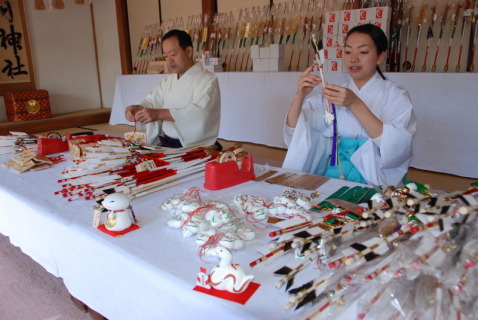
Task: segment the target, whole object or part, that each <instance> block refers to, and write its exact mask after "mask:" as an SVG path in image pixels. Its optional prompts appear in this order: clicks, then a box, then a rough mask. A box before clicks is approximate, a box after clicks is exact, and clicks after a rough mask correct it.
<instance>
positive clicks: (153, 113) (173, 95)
mask: <svg viewBox="0 0 478 320" xmlns="http://www.w3.org/2000/svg"><path fill="white" fill-rule="evenodd" d="M162 47H163V53H164V57H165V59H166V62H167V63H168V67H169V69H170V71H172V72H173V73H171V74H168V75H167V76H166V77H164V78H163V79H161V81H160V82H159V83H158V84H157V85H156V87H155V88H154V89H153V91H152V92H150V93H149V94H148V95H147V96H146V98H145V99H144V100H143V101H140V102H139V103H137V104H136V105H132V106H128V107H127V108H126V111H125V116H126V119H128V120H129V121H133V122H136V123H137V129H138V130H141V131H144V130H145V131H146V135H147V143H148V144H151V145H165V146H168V147H186V146H190V145H195V144H202V145H213V144H214V143H215V142H216V140H217V136H218V133H219V121H220V116H221V96H220V90H219V82H218V80H217V77H216V76H215V75H214V74H213V73H211V72H208V71H206V70H204V68H203V67H202V65H201V63H200V62H198V63H194V59H193V47H192V42H191V38H190V37H189V35H188V34H187V33H186V32H184V31H180V30H171V31H169V32H168V33H166V34H165V35H164V37H163V40H162ZM170 141H173V145H168V143H169V142H170Z"/></svg>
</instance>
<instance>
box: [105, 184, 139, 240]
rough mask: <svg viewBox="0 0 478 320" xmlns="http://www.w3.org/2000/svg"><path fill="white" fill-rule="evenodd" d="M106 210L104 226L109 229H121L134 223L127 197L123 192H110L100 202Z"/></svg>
mask: <svg viewBox="0 0 478 320" xmlns="http://www.w3.org/2000/svg"><path fill="white" fill-rule="evenodd" d="M101 204H102V205H103V207H104V208H105V209H106V210H108V213H107V214H106V219H105V228H106V229H107V230H110V231H123V230H125V229H128V228H129V227H131V225H132V224H133V223H134V218H133V212H132V211H131V207H130V204H129V198H128V196H127V195H125V194H123V193H112V194H109V195H107V196H106V197H105V199H104V200H103V202H102V203H101Z"/></svg>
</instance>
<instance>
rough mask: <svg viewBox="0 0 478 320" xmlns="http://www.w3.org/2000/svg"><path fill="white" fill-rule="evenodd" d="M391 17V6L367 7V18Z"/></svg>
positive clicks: (383, 18)
mask: <svg viewBox="0 0 478 320" xmlns="http://www.w3.org/2000/svg"><path fill="white" fill-rule="evenodd" d="M391 17H392V8H390V7H374V8H367V19H368V20H390V19H391Z"/></svg>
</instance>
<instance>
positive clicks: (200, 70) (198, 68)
mask: <svg viewBox="0 0 478 320" xmlns="http://www.w3.org/2000/svg"><path fill="white" fill-rule="evenodd" d="M193 68H194V72H193V75H195V76H197V77H204V78H206V79H217V76H216V74H215V73H213V72H210V71H208V70H206V69H204V67H203V66H202V64H201V63H196V64H195V65H194V66H193Z"/></svg>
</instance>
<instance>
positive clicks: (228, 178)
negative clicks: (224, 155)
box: [204, 156, 256, 190]
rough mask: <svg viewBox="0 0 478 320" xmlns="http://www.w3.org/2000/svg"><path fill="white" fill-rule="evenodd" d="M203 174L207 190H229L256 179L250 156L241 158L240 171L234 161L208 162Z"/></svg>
mask: <svg viewBox="0 0 478 320" xmlns="http://www.w3.org/2000/svg"><path fill="white" fill-rule="evenodd" d="M205 174H206V178H205V181H204V188H206V189H209V190H220V189H224V188H229V187H232V186H235V185H238V184H240V183H244V182H246V181H249V180H254V179H255V178H256V176H255V174H254V162H253V161H252V156H244V158H242V165H241V168H240V169H239V167H238V166H237V163H236V162H235V161H227V162H223V163H219V162H210V163H208V164H206V173H205Z"/></svg>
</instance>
